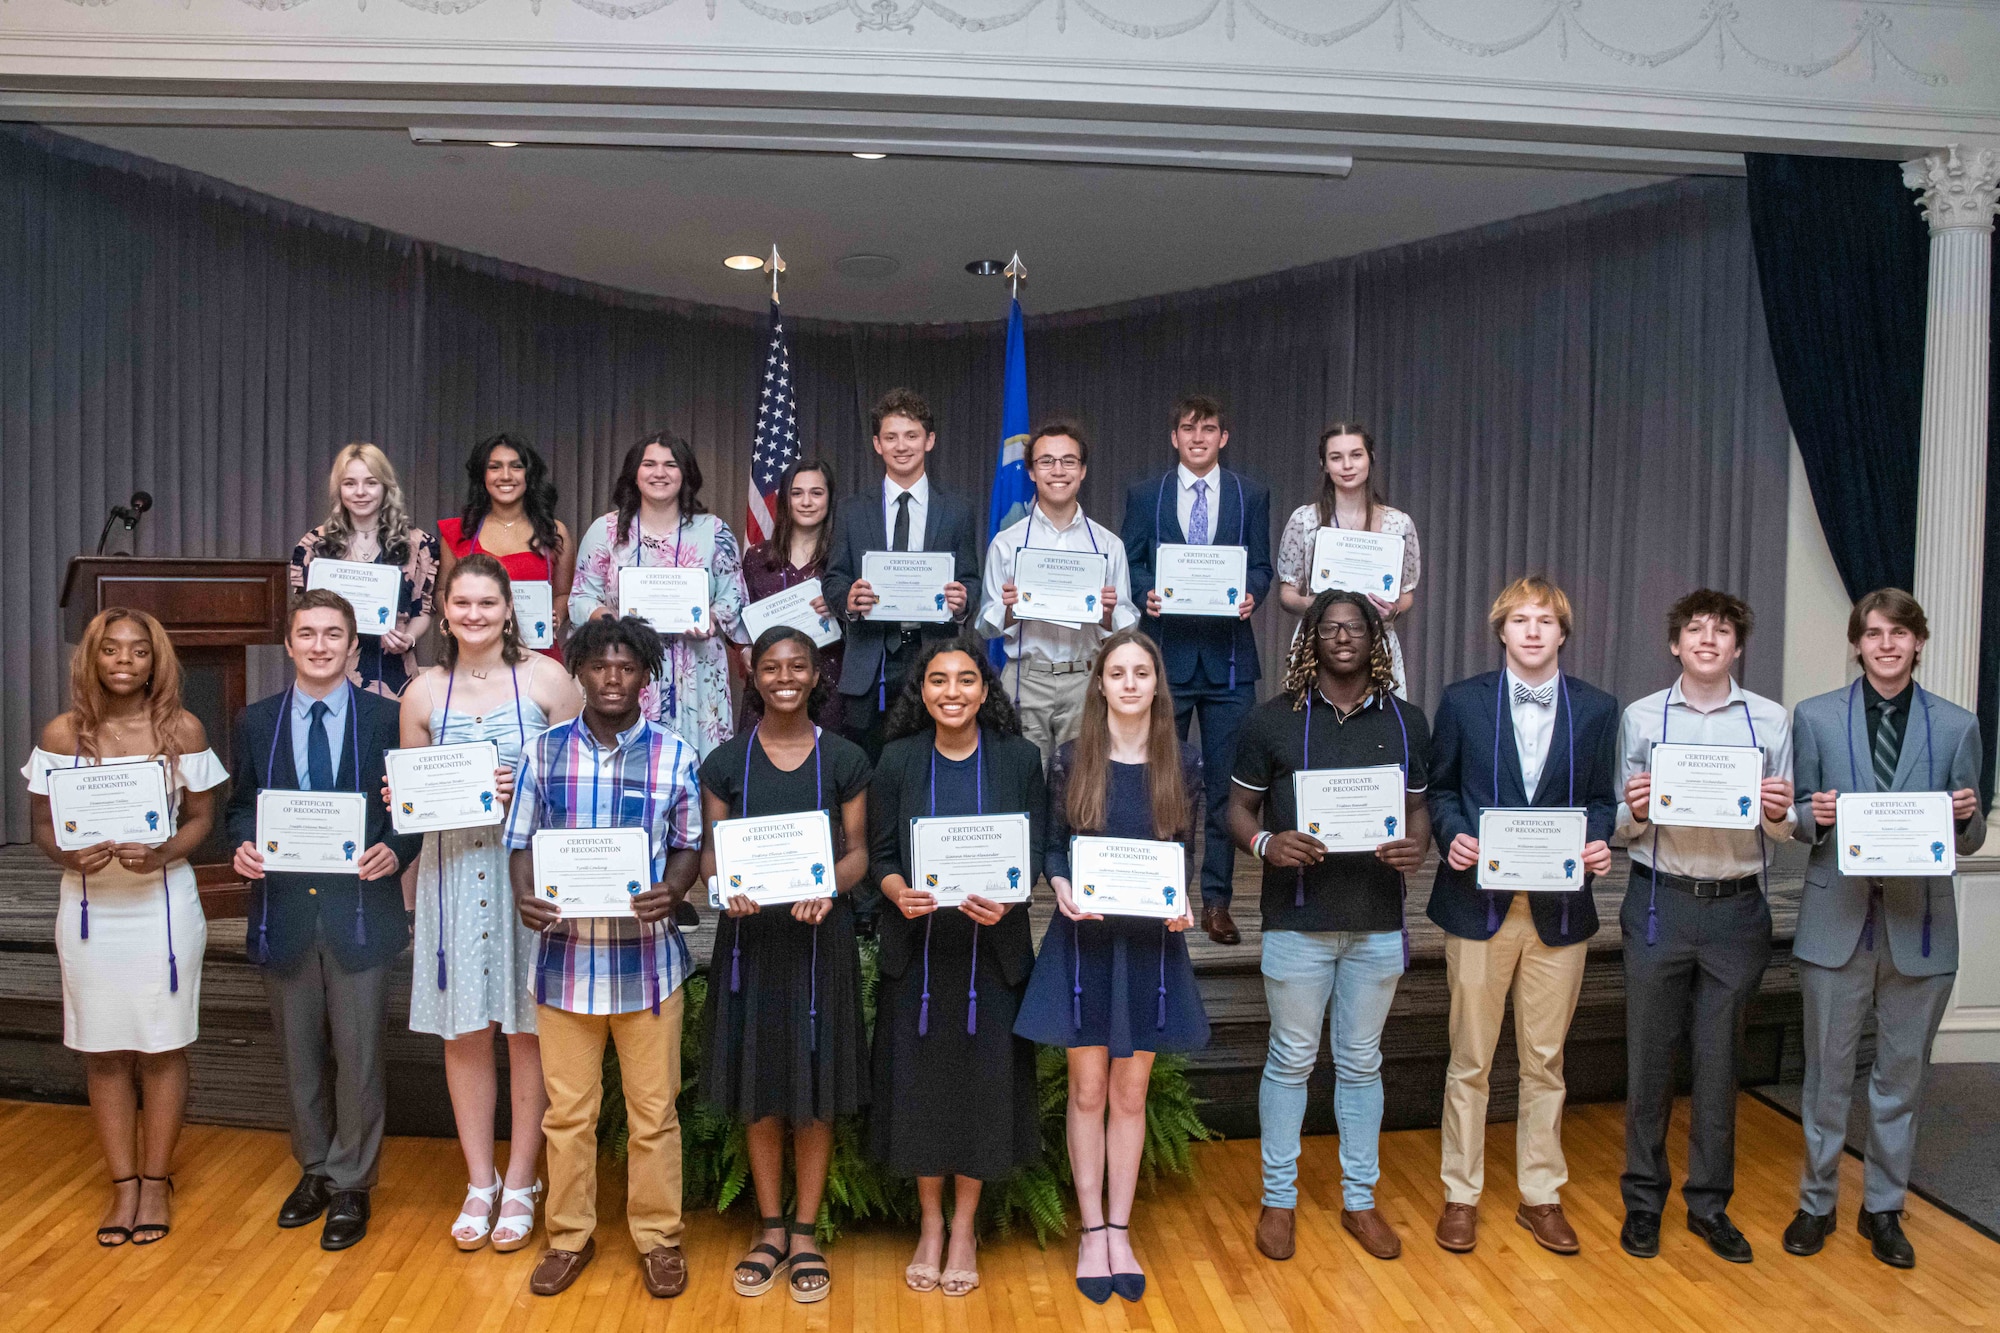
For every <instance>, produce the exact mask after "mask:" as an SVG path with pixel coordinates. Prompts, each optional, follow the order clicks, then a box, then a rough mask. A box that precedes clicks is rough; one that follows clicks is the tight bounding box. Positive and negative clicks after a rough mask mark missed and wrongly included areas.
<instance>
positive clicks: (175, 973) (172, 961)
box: [167, 951, 181, 995]
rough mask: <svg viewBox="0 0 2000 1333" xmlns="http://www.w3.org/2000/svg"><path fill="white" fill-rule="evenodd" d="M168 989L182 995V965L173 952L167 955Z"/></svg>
mask: <svg viewBox="0 0 2000 1333" xmlns="http://www.w3.org/2000/svg"><path fill="white" fill-rule="evenodd" d="M167 989H168V990H169V991H171V992H173V993H174V994H175V995H179V994H180V993H181V965H180V960H179V959H177V958H175V957H174V955H173V953H172V952H171V951H169V952H168V954H167Z"/></svg>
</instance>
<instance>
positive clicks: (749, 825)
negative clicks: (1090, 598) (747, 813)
mask: <svg viewBox="0 0 2000 1333" xmlns="http://www.w3.org/2000/svg"><path fill="white" fill-rule="evenodd" d="M714 837H715V877H716V879H717V880H718V881H720V883H719V884H718V886H717V892H718V893H719V894H720V895H721V898H722V901H724V902H728V901H729V900H730V899H731V898H734V897H736V896H738V895H741V896H742V897H745V898H748V899H749V900H750V901H751V902H753V903H756V904H757V905H758V906H759V907H769V906H771V905H772V904H773V903H796V902H804V901H805V900H806V899H808V898H831V897H832V896H833V895H834V894H835V893H836V892H837V891H838V886H837V885H836V884H835V883H834V880H833V825H832V823H831V821H829V820H828V819H827V817H826V811H824V810H807V811H804V812H802V813H800V814H795V815H761V816H758V817H757V818H754V819H718V820H717V821H716V822H715V828H714Z"/></svg>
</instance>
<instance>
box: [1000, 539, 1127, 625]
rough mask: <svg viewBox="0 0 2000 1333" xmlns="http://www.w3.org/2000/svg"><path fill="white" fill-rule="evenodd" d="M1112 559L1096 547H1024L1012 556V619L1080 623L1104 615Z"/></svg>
mask: <svg viewBox="0 0 2000 1333" xmlns="http://www.w3.org/2000/svg"><path fill="white" fill-rule="evenodd" d="M1110 571H1111V561H1110V559H1109V558H1107V557H1105V556H1103V555H1100V554H1098V553H1097V552H1096V551H1045V550H1042V549H1041V548H1040V547H1036V546H1029V547H1025V548H1023V549H1022V550H1021V551H1020V552H1019V553H1017V554H1016V555H1015V557H1014V593H1015V596H1014V619H1016V620H1047V621H1053V622H1054V623H1056V624H1058V625H1071V626H1081V625H1085V624H1088V623H1090V622H1092V621H1095V620H1100V619H1102V618H1103V616H1104V585H1105V584H1107V583H1109V582H1110V581H1111V573H1110Z"/></svg>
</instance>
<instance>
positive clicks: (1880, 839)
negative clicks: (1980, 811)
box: [1833, 791, 1958, 875]
mask: <svg viewBox="0 0 2000 1333" xmlns="http://www.w3.org/2000/svg"><path fill="white" fill-rule="evenodd" d="M1833 834H1834V838H1835V839H1836V841H1837V842H1838V843H1839V846H1840V856H1839V858H1838V859H1839V863H1840V873H1841V874H1843V875H1950V874H1953V873H1955V872H1956V871H1957V870H1958V831H1957V823H1956V821H1955V820H1954V819H1953V818H1952V814H1951V793H1950V792H1948V791H1885V792H1858V791H1844V792H1842V793H1841V794H1840V795H1839V797H1838V798H1836V799H1835V801H1834V820H1833Z"/></svg>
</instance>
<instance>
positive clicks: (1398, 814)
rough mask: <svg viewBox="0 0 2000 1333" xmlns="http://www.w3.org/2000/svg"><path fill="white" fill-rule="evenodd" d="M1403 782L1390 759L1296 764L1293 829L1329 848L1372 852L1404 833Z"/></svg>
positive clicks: (1401, 773)
mask: <svg viewBox="0 0 2000 1333" xmlns="http://www.w3.org/2000/svg"><path fill="white" fill-rule="evenodd" d="M1404 785H1405V784H1404V781H1403V770H1402V768H1401V767H1400V766H1399V765H1396V764H1376V765H1371V766H1369V767H1367V768H1303V769H1300V770H1299V771H1297V772H1295V773H1293V774H1292V799H1293V802H1294V805H1295V808H1296V810H1297V813H1298V831H1299V832H1301V833H1309V834H1311V835H1312V836H1313V837H1315V838H1318V839H1319V841H1320V845H1321V846H1322V847H1325V848H1326V849H1327V850H1328V851H1329V852H1372V851H1374V850H1375V849H1376V848H1377V847H1380V846H1381V845H1382V844H1383V843H1385V842H1394V841H1396V839H1398V838H1401V837H1403V836H1404V835H1405V834H1406V833H1407V832H1408V830H1407V829H1406V828H1405V826H1404V820H1405V818H1406V804H1405V799H1404V793H1403V788H1404Z"/></svg>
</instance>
